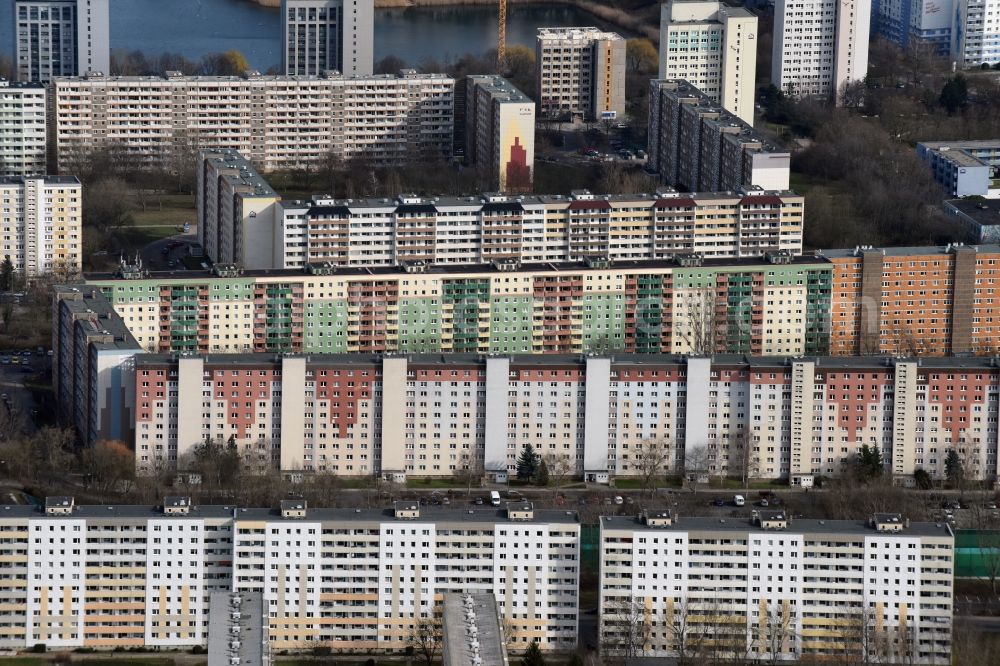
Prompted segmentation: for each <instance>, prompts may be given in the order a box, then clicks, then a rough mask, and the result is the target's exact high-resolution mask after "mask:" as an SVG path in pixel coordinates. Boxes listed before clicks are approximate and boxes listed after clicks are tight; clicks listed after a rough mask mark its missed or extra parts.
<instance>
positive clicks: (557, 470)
mask: <svg viewBox="0 0 1000 666" xmlns="http://www.w3.org/2000/svg"><path fill="white" fill-rule="evenodd" d="M545 464H546V465H547V466H548V468H549V480H550V481H551V483H552V485H553V486H554V487H555V488H561V487H562V486H564V485H566V482H567V481H568V480H570V479H572V478H573V477H574V476H575V475H576V460H574V459H573V457H572V456H570V455H569V454H558V453H549V454H546V455H545Z"/></svg>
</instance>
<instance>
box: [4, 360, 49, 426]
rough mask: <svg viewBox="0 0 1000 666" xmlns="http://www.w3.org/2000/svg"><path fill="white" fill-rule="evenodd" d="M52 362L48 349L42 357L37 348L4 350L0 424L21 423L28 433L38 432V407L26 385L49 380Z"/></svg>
mask: <svg viewBox="0 0 1000 666" xmlns="http://www.w3.org/2000/svg"><path fill="white" fill-rule="evenodd" d="M51 361H52V360H51V358H50V357H49V356H48V353H47V351H45V350H43V351H42V353H41V354H39V353H38V350H37V349H36V350H35V351H34V352H28V351H21V350H18V351H15V350H3V351H0V423H3V424H18V425H19V427H23V428H25V430H26V431H27V432H33V431H34V429H35V427H36V426H35V421H36V419H35V418H34V417H35V416H36V414H37V412H36V406H35V402H34V400H33V398H32V396H31V391H30V390H29V389H27V388H26V387H25V382H26V381H28V380H31V379H35V378H43V377H48V375H49V373H50V370H51V367H52V362H51ZM3 434H4V433H0V436H2V435H3Z"/></svg>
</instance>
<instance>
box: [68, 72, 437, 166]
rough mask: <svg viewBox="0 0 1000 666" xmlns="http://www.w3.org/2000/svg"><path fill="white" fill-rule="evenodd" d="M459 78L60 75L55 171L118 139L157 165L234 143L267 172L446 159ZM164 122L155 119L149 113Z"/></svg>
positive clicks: (402, 75) (407, 74)
mask: <svg viewBox="0 0 1000 666" xmlns="http://www.w3.org/2000/svg"><path fill="white" fill-rule="evenodd" d="M454 92H455V81H454V79H452V78H450V77H447V76H445V75H443V74H418V73H416V72H415V71H413V70H403V71H402V72H401V73H400V74H399V75H398V76H393V75H388V74H386V75H378V76H371V77H346V76H341V75H334V74H327V75H323V76H318V77H316V76H263V75H261V74H257V73H249V74H247V75H246V76H242V77H241V76H183V75H181V74H179V73H178V72H167V73H166V75H164V76H115V77H109V76H86V77H79V78H59V79H56V80H55V81H54V82H53V84H52V88H51V91H50V98H51V99H50V105H51V111H52V116H51V123H52V127H51V134H52V137H53V141H54V145H53V148H54V152H55V157H56V161H57V164H58V167H59V169H66V168H67V166H68V165H71V164H72V161H73V159H74V156H75V155H76V154H78V153H80V152H86V151H89V150H92V149H94V148H97V147H100V146H106V145H116V146H119V147H122V148H124V149H125V150H128V151H130V152H131V153H133V154H135V155H136V156H138V157H140V158H142V159H144V160H147V161H149V162H152V163H160V164H162V163H163V162H165V161H167V160H169V159H170V158H171V156H172V155H174V153H175V152H176V151H178V150H180V151H181V154H182V155H187V154H189V152H190V150H191V149H193V148H194V149H196V148H200V147H206V148H213V149H232V150H238V151H240V153H241V154H242V155H243V156H244V157H246V158H247V159H249V160H250V161H252V162H253V164H255V165H256V166H257V168H259V169H262V170H264V171H268V170H272V169H292V168H299V167H303V166H307V165H310V166H315V165H316V164H317V163H318V162H319V161H320V160H322V159H328V158H329V157H330V156H331V155H332V156H334V157H336V158H337V159H339V160H341V161H343V162H350V161H351V160H355V159H363V160H368V161H370V162H372V163H375V164H380V165H399V164H403V163H406V162H408V161H410V160H415V159H425V158H428V157H431V156H434V157H437V158H443V157H448V156H450V155H451V151H452V136H453V131H454V117H453V113H454V110H453V108H454ZM150 117H156V118H158V119H159V120H160V121H159V122H156V123H150V122H149V118H150Z"/></svg>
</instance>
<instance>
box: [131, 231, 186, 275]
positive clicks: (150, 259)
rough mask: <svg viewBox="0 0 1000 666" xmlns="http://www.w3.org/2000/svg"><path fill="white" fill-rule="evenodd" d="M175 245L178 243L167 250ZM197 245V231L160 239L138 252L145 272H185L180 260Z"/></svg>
mask: <svg viewBox="0 0 1000 666" xmlns="http://www.w3.org/2000/svg"><path fill="white" fill-rule="evenodd" d="M177 243H179V245H177V246H176V247H174V248H169V246H170V245H171V244H177ZM197 243H198V232H197V229H195V230H194V231H191V232H188V233H186V234H175V235H173V236H167V237H166V238H161V239H160V240H158V241H154V242H152V243H150V244H149V245H147V246H146V247H144V248H143V249H142V251H141V252H140V255H141V256H142V263H143V265H144V266H145V267H146V269H147V270H151V271H169V270H177V271H183V270H187V269H186V268H185V267H184V264H182V263H181V258H182V257H184V256H185V255H187V254H188V248H189V247H190V246H191V245H195V244H197ZM165 249H166V250H167V252H166V253H164V252H163V250H165ZM171 261H174V262H176V263H175V265H174V266H170V262H171Z"/></svg>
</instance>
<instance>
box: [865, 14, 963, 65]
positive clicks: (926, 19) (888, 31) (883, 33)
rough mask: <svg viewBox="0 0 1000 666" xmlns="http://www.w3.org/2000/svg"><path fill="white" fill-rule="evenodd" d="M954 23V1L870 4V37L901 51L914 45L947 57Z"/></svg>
mask: <svg viewBox="0 0 1000 666" xmlns="http://www.w3.org/2000/svg"><path fill="white" fill-rule="evenodd" d="M953 20H954V16H953V0H935V1H933V2H914V1H913V0H872V23H871V32H872V35H873V36H874V35H878V36H880V37H884V38H885V39H888V40H889V41H891V42H893V43H894V44H896V45H898V46H900V47H902V48H906V47H908V46H909V45H910V44H911V43H913V44H916V45H918V46H920V47H924V46H929V47H931V48H932V49H933V50H934V51H935V52H936V53H938V54H939V55H943V56H947V55H948V54H949V52H950V49H951V28H952V21H953Z"/></svg>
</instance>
